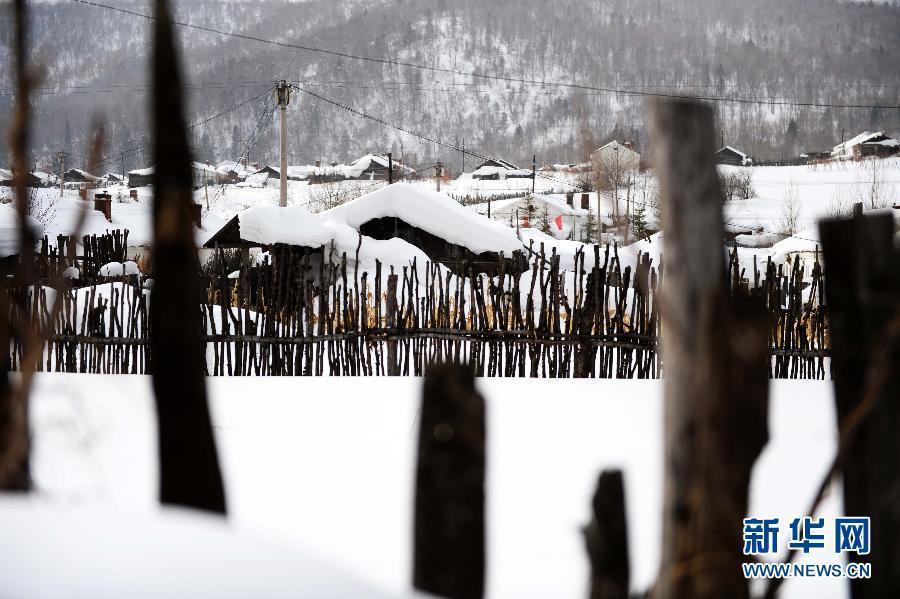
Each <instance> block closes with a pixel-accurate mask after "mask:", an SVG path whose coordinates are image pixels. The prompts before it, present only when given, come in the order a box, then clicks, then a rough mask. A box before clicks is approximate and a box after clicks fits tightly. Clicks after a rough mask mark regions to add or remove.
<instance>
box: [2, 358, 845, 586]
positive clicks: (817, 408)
mask: <svg viewBox="0 0 900 599" xmlns="http://www.w3.org/2000/svg"><path fill="white" fill-rule="evenodd" d="M478 385H479V388H480V390H481V391H482V393H483V394H484V395H485V397H486V398H487V405H488V437H487V438H488V455H487V459H488V507H487V519H488V525H489V529H488V596H489V597H494V598H500V597H510V598H512V597H515V598H517V599H519V598H530V597H534V598H545V597H581V596H585V593H586V584H587V576H588V565H587V560H586V557H585V552H584V549H583V541H582V537H581V532H580V527H581V526H582V525H583V524H585V523H586V522H587V520H588V517H589V505H590V498H591V495H592V492H593V487H594V484H595V482H596V478H597V475H598V474H599V472H600V471H601V470H602V469H603V468H611V467H615V468H623V469H624V471H625V484H626V496H627V509H628V520H629V534H630V547H629V554H630V559H631V563H632V587H633V589H635V590H640V589H646V588H647V587H648V586H649V585H650V584H651V583H652V581H653V580H654V578H655V576H656V572H657V569H658V563H659V555H660V552H659V546H660V539H661V515H662V509H661V507H660V506H661V502H662V484H661V483H662V465H661V461H662V433H663V429H662V401H661V399H662V398H661V393H662V391H661V384H660V382H659V381H617V380H605V381H597V380H584V381H567V382H566V383H565V385H566V387H565V393H560V386H559V382H557V381H552V380H514V379H496V380H487V379H485V380H479V383H478ZM208 388H209V390H210V395H211V408H212V417H213V424H214V428H215V432H216V439H217V442H218V446H219V451H220V456H221V459H222V465H223V471H224V477H225V481H226V487H227V495H228V506H229V523H230V527H231V530H232V531H233V534H234V535H235V536H238V535H243V536H249V537H251V538H267V539H268V542H270V543H277V544H281V545H291V546H294V547H297V554H301V553H305V554H309V555H313V556H315V558H316V559H317V560H320V561H322V562H323V563H327V564H330V565H331V567H332V568H333V569H335V570H338V571H343V572H346V573H349V575H350V576H352V577H353V578H356V579H358V580H359V581H361V584H366V583H367V584H370V585H372V586H373V587H375V588H379V589H384V590H386V591H387V592H389V593H394V594H396V595H403V594H404V593H407V592H408V591H409V580H410V564H411V545H412V544H411V535H412V528H411V527H412V495H413V480H414V478H413V473H414V466H415V447H416V444H417V434H418V430H417V426H418V424H417V409H418V405H419V394H420V392H421V391H420V388H421V381H420V380H418V379H414V378H379V379H368V378H340V379H336V378H324V379H309V378H304V379H274V378H262V379H259V378H257V379H252V378H245V379H233V378H211V379H208ZM831 388H832V387H831V384H830V383H825V382H796V381H774V382H773V383H772V385H771V390H772V403H771V409H770V437H771V440H770V442H769V445H768V446H767V448H766V449H765V452H764V453H763V455H762V457H761V459H760V460H759V462H758V463H757V465H756V468H755V471H754V477H753V484H752V490H751V508H750V513H751V514H752V515H755V516H760V517H780V518H781V519H782V522H784V521H785V519H788V521H789V519H790V518H793V517H798V516H802V515H804V513H805V510H806V509H807V507H808V505H809V503H810V501H811V498H812V496H813V494H814V492H815V489H816V487H817V484H818V481H819V480H820V477H821V476H822V475H823V473H824V472H825V471H826V470H827V467H828V464H829V462H830V460H831V459H832V456H833V454H834V451H835V447H836V431H835V425H834V418H835V417H834V409H833V398H832V391H831ZM154 419H155V417H154V408H153V403H152V395H151V388H150V380H149V378H147V377H141V376H97V375H65V374H40V375H38V377H37V381H36V390H35V393H34V396H33V400H32V424H33V431H34V447H33V475H34V480H35V485H36V491H35V493H34V495H33V496H32V499H31V501H32V502H33V503H34V507H35V509H38V510H48V509H50V508H54V509H53V510H51V511H56V508H58V509H60V510H63V509H65V510H68V511H66V512H64V513H65V514H66V521H67V522H70V523H71V522H73V521H74V522H77V521H78V518H80V517H81V515H85V517H89V516H90V515H91V514H96V511H97V510H104V514H105V516H104V518H108V519H109V521H111V522H117V523H121V525H122V526H128V525H129V524H128V522H129V519H130V518H134V517H137V516H142V517H144V516H146V517H149V516H152V515H153V514H155V513H157V512H158V511H159V508H158V506H157V504H156V497H157V489H156V476H157V466H156V461H155V460H156V449H155V431H154V424H153V423H154ZM839 512H840V496H839V493H838V492H837V490H836V488H832V490H831V492H830V493H829V495H828V497H827V498H826V500H825V502H824V504H823V506H822V508H821V510H820V512H819V515H822V516H826V517H829V518H830V517H832V516H834V515H838V514H839ZM53 517H54V516H50V517H48V518H47V519H41V518H32V519H31V520H29V522H33V523H35V525H40V524H41V523H44V524H45V525H47V526H52V524H53V522H54V520H53ZM19 518H20V513H19V512H18V511H17V510H6V509H0V538H4V539H8V538H9V535H10V531H13V532H18V533H19V534H17V535H16V536H15V537H14V538H16V539H17V544H18V543H28V540H27V538H25V539H22V538H21V537H22V536H25V535H24V533H23V531H22V525H21V523H20V520H19ZM144 526H146V525H144ZM66 530H68V529H67V528H65V527H61V528H60V531H66ZM135 530H136V531H138V532H139V531H141V530H145V528H143V527H137V528H136V529H135ZM38 538H40V539H42V540H46V542H48V543H56V542H58V543H63V542H65V543H69V542H70V540H66V539H65V538H60V539H58V540H57V538H56V537H54V533H53V531H46V530H44V531H41V533H40V536H39V537H38ZM105 538H106V537H105V536H103V535H101V536H100V537H99V540H98V542H102V541H103V539H105ZM177 538H178V536H177V535H176V536H174V537H167V536H166V535H164V534H160V539H161V540H160V542H175V540H176V539H177ZM95 540H97V539H95ZM223 543H226V541H224V540H223ZM226 544H227V543H226ZM5 545H6V550H5V551H4V552H0V573H3V574H0V577H4V578H6V577H7V576H8V575H10V573H12V575H14V576H15V578H16V581H17V583H24V584H28V583H29V582H30V583H32V584H34V585H35V588H38V587H37V585H38V584H41V585H51V584H52V583H53V581H65V580H68V578H66V577H67V576H72V573H71V572H70V571H68V570H65V569H64V568H63V566H64V564H65V562H66V560H67V559H68V557H67V555H68V553H69V552H67V551H61V550H60V551H56V550H51V549H50V548H48V549H47V551H45V552H43V553H42V554H41V555H42V559H43V561H42V562H41V568H40V570H30V569H22V568H16V569H15V570H12V569H13V568H15V567H16V565H17V564H20V563H21V562H20V561H16V559H15V558H14V557H13V556H14V555H15V554H16V551H14V550H13V549H11V548H10V546H9V544H8V543H5ZM68 546H71V545H68ZM254 547H255V545H252V544H250V545H248V552H250V551H253V548H254ZM29 550H30V551H35V549H34V547H33V546H32V547H30V549H29ZM132 550H134V551H137V549H136V548H135V547H134V546H132V545H129V544H123V545H122V547H121V552H122V553H123V555H125V556H127V555H128V552H129V551H132ZM72 551H81V549H80V548H72ZM138 553H140V552H138ZM226 553H227V552H226ZM85 555H87V556H94V555H96V554H94V553H90V552H86V553H85ZM833 555H834V554H832V553H831V552H824V551H823V552H819V553H816V554H815V555H812V554H811V557H814V559H815V560H816V561H819V560H824V561H829V560H833V559H837V558H835V557H833ZM216 557H218V555H217V556H216ZM47 559H54V560H58V561H59V563H58V564H56V563H54V564H51V563H47ZM87 561H89V560H88V559H85V560H83V562H87ZM83 562H82V563H83ZM229 563H233V562H228V561H227V560H223V562H222V566H223V567H226V568H227V567H228V564H229ZM86 565H87V566H90V569H87V570H85V571H84V573H83V574H84V575H85V576H98V577H102V576H104V575H109V568H108V564H101V563H92V564H91V563H88V564H86ZM298 567H299V564H298ZM58 568H63V569H62V570H60V569H58ZM267 571H268V570H267ZM292 580H296V578H294V579H292ZM20 588H21V587H20ZM40 588H46V587H40ZM57 588H59V587H57ZM784 591H785V592H784V593H783V595H782V596H783V597H788V598H801V597H811V598H813V597H814V598H816V599H818V598H820V597H841V596H846V594H847V587H846V584H845V583H844V582H842V581H834V580H829V579H814V578H808V579H795V580H790V581H788V582H787V583H786V585H785V588H784ZM63 594H64V593H57V595H63ZM297 594H298V595H299V596H311V595H306V594H304V593H303V592H302V591H298V593H297ZM315 596H347V595H341V594H339V593H335V594H331V595H328V594H326V595H315ZM366 596H371V595H366Z"/></svg>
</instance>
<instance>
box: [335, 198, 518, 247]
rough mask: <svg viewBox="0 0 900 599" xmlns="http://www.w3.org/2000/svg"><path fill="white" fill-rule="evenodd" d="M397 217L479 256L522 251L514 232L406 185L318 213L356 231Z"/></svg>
mask: <svg viewBox="0 0 900 599" xmlns="http://www.w3.org/2000/svg"><path fill="white" fill-rule="evenodd" d="M385 217H396V218H399V219H401V220H403V221H404V222H406V223H408V224H409V225H412V226H413V227H417V228H419V229H422V230H423V231H427V232H428V233H431V234H432V235H435V236H437V237H440V238H441V239H444V240H446V241H448V242H450V243H453V244H456V245H460V246H463V247H465V248H467V249H469V250H470V251H472V252H474V253H476V254H480V253H483V252H506V253H507V254H510V253H512V252H513V251H516V250H521V249H522V244H521V243H520V242H519V240H518V239H517V238H516V234H515V232H514V231H513V230H512V229H510V228H509V227H506V226H505V225H503V224H501V223H499V222H496V221H492V220H490V219H488V218H487V217H485V216H482V215H480V214H477V213H476V212H474V211H473V210H469V209H468V208H465V207H464V206H461V205H460V204H459V203H457V202H455V201H454V200H452V199H450V198H449V197H448V196H446V195H444V194H442V193H438V192H436V191H432V190H430V189H426V188H423V187H420V186H416V185H411V184H409V183H395V184H394V185H388V186H387V187H383V188H381V189H379V190H377V191H373V192H372V193H369V194H366V195H364V196H362V197H359V198H357V199H355V200H353V201H351V202H347V203H346V204H342V205H340V206H337V207H335V208H332V209H330V210H327V211H325V212H322V213H320V214H319V218H321V219H322V221H323V222H325V223H326V224H327V222H328V221H336V222H340V223H346V224H347V225H349V226H351V227H353V228H354V229H357V230H358V229H359V227H361V226H362V225H364V224H365V223H367V222H369V221H371V220H374V219H376V218H385Z"/></svg>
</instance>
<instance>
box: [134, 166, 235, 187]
mask: <svg viewBox="0 0 900 599" xmlns="http://www.w3.org/2000/svg"><path fill="white" fill-rule="evenodd" d="M153 172H154V167H152V166H150V167H147V168H141V169H136V170H133V171H128V186H129V187H145V186H147V185H153ZM219 182H220V180H219V178H218V177H217V173H216V169H215V167H213V166H212V165H209V164H203V163H202V162H196V161H195V162H192V163H191V185H192V186H193V187H194V188H198V187H203V186H204V185H215V184H216V183H219Z"/></svg>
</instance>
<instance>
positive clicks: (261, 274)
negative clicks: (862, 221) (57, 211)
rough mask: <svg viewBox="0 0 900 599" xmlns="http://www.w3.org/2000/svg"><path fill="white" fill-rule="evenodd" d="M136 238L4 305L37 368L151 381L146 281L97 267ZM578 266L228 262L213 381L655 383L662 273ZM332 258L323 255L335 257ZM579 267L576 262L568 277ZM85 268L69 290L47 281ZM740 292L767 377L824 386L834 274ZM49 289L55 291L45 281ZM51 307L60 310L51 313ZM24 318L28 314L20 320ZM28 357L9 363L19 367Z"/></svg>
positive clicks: (782, 275) (211, 346)
mask: <svg viewBox="0 0 900 599" xmlns="http://www.w3.org/2000/svg"><path fill="white" fill-rule="evenodd" d="M126 242H127V234H125V233H120V232H111V233H110V234H108V235H104V236H97V237H90V238H85V239H84V240H83V244H82V247H83V248H84V249H83V254H82V255H76V254H75V252H74V248H75V246H74V244H73V243H72V241H71V240H69V239H66V238H64V237H61V238H59V239H58V240H57V241H56V244H55V245H54V244H50V243H49V242H47V241H46V240H45V241H44V243H43V244H42V248H41V251H40V253H38V254H37V256H36V270H37V271H38V272H39V273H40V274H41V275H42V279H43V280H44V281H45V284H44V285H42V286H38V287H36V288H21V287H17V286H15V283H14V282H7V288H6V290H5V292H6V293H9V294H12V295H13V296H14V299H15V300H16V301H18V302H20V305H21V304H24V303H27V305H28V306H29V309H28V311H27V312H26V313H28V314H30V318H31V319H32V321H33V322H34V323H36V324H37V325H38V327H39V328H40V329H41V330H43V331H47V332H48V334H47V337H46V339H47V341H46V343H45V347H44V351H43V353H42V355H41V358H40V362H39V363H37V364H36V365H35V366H36V368H37V369H38V370H45V371H57V372H86V373H133V374H145V373H148V372H150V371H151V369H152V365H153V360H152V356H150V355H149V332H150V330H151V328H152V322H150V319H149V311H148V302H149V301H150V298H151V295H152V292H151V287H152V281H151V280H150V279H148V278H146V277H144V276H143V275H128V276H120V277H112V278H109V277H103V276H101V275H100V274H98V273H99V271H100V267H101V265H102V264H104V263H106V262H110V261H124V260H125V251H126V247H127V243H126ZM584 248H585V251H581V252H578V253H577V254H576V256H575V259H574V268H570V269H563V268H561V266H560V262H561V257H560V256H559V255H558V254H556V253H555V250H551V251H550V253H546V252H545V251H544V250H543V248H538V249H536V250H533V251H531V257H530V268H529V269H528V270H525V271H524V272H522V271H520V270H519V271H513V272H510V271H507V270H504V268H503V266H501V267H500V270H499V273H498V274H497V275H495V276H492V277H490V276H487V275H485V274H476V273H473V272H472V271H471V270H470V269H468V268H467V266H466V265H465V264H464V263H460V264H458V265H456V267H455V268H446V267H444V266H440V265H436V264H432V263H426V264H421V265H420V264H417V263H416V262H415V261H413V262H412V263H411V264H410V265H409V266H405V267H403V268H399V269H395V268H393V267H386V266H383V265H382V264H380V263H376V264H375V267H374V269H372V270H371V271H368V270H366V271H361V270H360V269H358V268H355V267H353V266H350V265H351V264H356V263H357V261H356V259H355V258H356V257H355V256H353V257H351V259H349V260H348V257H347V256H346V255H342V256H340V257H337V256H333V255H332V256H331V259H330V260H322V259H321V258H320V256H319V255H310V254H308V253H303V252H301V251H299V250H298V249H297V248H291V247H275V248H272V250H271V251H270V252H269V253H268V256H267V258H266V259H265V260H264V261H262V262H261V263H258V264H250V263H247V262H246V258H244V263H242V262H241V256H240V253H239V252H235V251H227V250H219V251H218V252H217V253H216V254H215V255H214V256H213V258H212V259H210V260H209V262H208V263H207V264H205V265H204V266H203V267H202V268H201V270H200V273H199V276H198V284H200V285H201V286H202V288H203V290H204V293H203V297H204V298H205V303H204V304H203V305H202V306H198V309H200V310H201V312H202V315H203V327H204V330H203V339H204V341H205V345H206V360H205V363H206V372H207V374H209V375H238V376H240V375H256V376H277V375H289V376H290V375H294V376H296V375H316V376H319V375H334V376H338V375H343V376H359V375H365V376H379V375H415V376H419V375H422V374H423V373H424V370H425V366H426V365H427V364H428V363H429V362H432V361H445V360H464V361H468V362H471V363H472V364H474V365H475V368H476V371H477V374H478V375H480V376H490V377H538V378H569V377H595V378H656V377H659V376H660V375H661V373H662V371H663V364H662V361H661V359H660V355H659V351H658V340H659V336H660V334H662V332H663V331H664V328H665V327H664V325H663V324H662V322H661V318H660V312H659V299H658V297H657V289H658V288H659V285H660V280H661V276H662V269H660V268H658V267H657V265H655V264H653V263H652V261H651V260H650V258H649V256H648V255H646V254H644V255H640V256H639V258H638V261H637V265H636V266H635V267H634V268H631V267H630V266H624V267H623V266H622V264H621V262H620V259H619V254H618V251H617V249H616V248H615V247H610V246H606V247H600V246H584ZM326 254H327V252H326ZM570 266H571V265H570ZM61 269H75V270H77V272H78V273H79V278H77V279H70V281H71V282H70V283H69V284H68V285H67V286H66V287H65V288H63V289H57V288H54V287H52V286H51V285H52V284H55V281H56V279H55V278H54V277H52V276H50V275H51V274H52V273H53V272H59V271H60V270H61ZM728 277H729V281H730V285H729V288H730V291H731V293H733V294H751V295H760V296H762V297H763V298H764V299H765V302H766V305H767V307H768V312H769V315H770V328H769V342H770V350H771V360H770V376H771V377H774V378H792V379H793V378H801V379H807V378H818V379H821V378H826V377H829V376H830V368H829V365H828V364H829V362H828V320H827V314H826V310H825V306H824V301H823V297H824V291H823V289H824V287H823V280H824V274H823V271H822V268H821V265H820V264H819V262H818V260H816V261H814V263H813V265H812V268H811V270H809V271H808V269H807V268H806V267H805V266H804V265H802V264H801V262H800V261H795V263H794V265H793V267H791V268H788V269H785V268H784V267H783V266H782V265H775V264H773V263H771V262H767V263H766V264H763V265H757V264H755V263H754V264H753V267H752V272H750V273H749V274H748V273H747V272H746V269H745V268H743V267H742V266H741V265H740V263H739V261H738V255H737V251H736V250H733V251H732V252H731V254H730V260H729V267H728ZM51 281H53V282H54V283H51ZM54 301H61V302H63V304H62V309H61V310H59V311H58V312H57V313H56V315H55V316H53V315H54V311H53V310H52V304H53V302H54ZM19 313H20V314H21V313H22V312H19ZM22 356H23V352H22V347H21V345H20V344H19V343H18V342H17V341H15V340H14V341H13V343H12V344H11V347H10V361H11V364H12V366H13V368H20V367H21V361H22V359H23V358H22Z"/></svg>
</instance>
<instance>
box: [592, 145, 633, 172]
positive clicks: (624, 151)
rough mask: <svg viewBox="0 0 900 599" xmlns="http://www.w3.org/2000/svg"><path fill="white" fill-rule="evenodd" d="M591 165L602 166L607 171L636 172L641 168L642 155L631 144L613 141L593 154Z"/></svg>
mask: <svg viewBox="0 0 900 599" xmlns="http://www.w3.org/2000/svg"><path fill="white" fill-rule="evenodd" d="M591 164H594V165H602V166H603V168H604V169H605V170H613V169H614V170H617V171H619V172H622V171H636V170H638V169H639V168H640V166H641V155H640V154H639V153H638V152H637V151H636V150H635V149H634V146H633V145H632V144H631V142H629V141H626V142H622V143H619V142H618V141H616V140H612V141H611V142H609V143H607V144H604V145H602V146H600V147H599V148H597V149H596V150H594V151H593V152H591Z"/></svg>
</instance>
